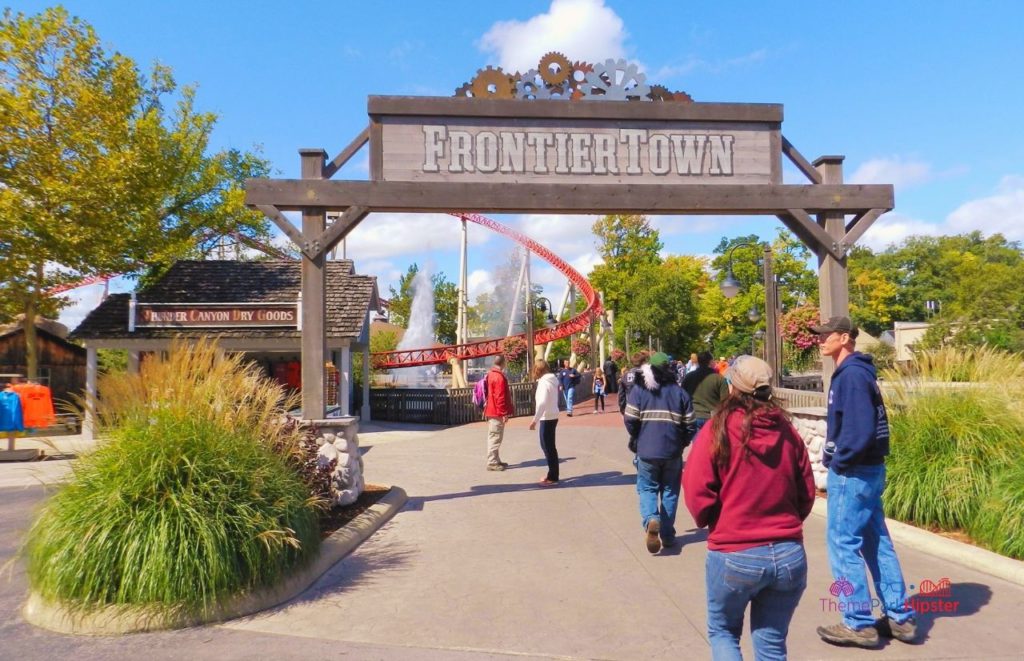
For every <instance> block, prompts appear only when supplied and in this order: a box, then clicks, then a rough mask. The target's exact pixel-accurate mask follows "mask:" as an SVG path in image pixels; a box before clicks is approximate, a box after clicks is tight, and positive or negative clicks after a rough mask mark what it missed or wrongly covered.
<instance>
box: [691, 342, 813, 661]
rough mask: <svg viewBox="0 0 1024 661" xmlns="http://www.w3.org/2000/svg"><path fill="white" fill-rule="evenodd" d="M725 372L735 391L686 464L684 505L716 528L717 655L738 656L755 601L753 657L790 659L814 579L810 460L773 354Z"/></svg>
mask: <svg viewBox="0 0 1024 661" xmlns="http://www.w3.org/2000/svg"><path fill="white" fill-rule="evenodd" d="M708 362H709V363H710V361H708ZM726 376H727V377H728V378H729V380H730V382H731V383H730V385H729V386H728V388H729V396H728V398H727V399H726V400H725V402H723V403H722V405H721V406H719V407H718V408H717V409H716V411H715V413H714V415H713V416H712V418H711V423H710V424H708V425H705V426H704V428H703V429H702V430H701V431H700V432H699V433H698V434H697V438H696V439H694V442H693V449H692V450H690V457H689V459H687V461H686V470H685V471H684V473H683V493H684V494H685V498H686V507H687V509H689V510H690V514H691V515H693V520H694V521H695V522H696V523H697V525H698V526H699V527H701V528H703V527H704V526H707V527H708V528H709V530H710V533H709V535H708V553H707V557H706V560H705V565H706V576H705V580H706V583H707V609H708V640H709V642H710V643H711V654H712V657H713V658H715V659H737V658H740V634H741V633H742V632H743V614H744V611H746V608H747V604H750V629H751V631H752V632H753V639H754V641H753V642H754V653H755V656H757V658H759V659H761V658H765V659H784V658H786V636H787V635H788V633H789V624H790V622H791V621H792V619H793V612H794V611H795V610H796V606H797V604H798V603H799V601H800V596H801V595H802V594H803V592H804V589H805V588H806V587H807V556H806V554H805V553H804V547H803V522H804V519H806V518H807V515H809V514H810V513H811V508H812V506H813V505H814V478H813V476H812V475H811V461H810V458H809V457H808V456H807V448H806V447H805V446H804V442H803V439H801V438H800V435H799V434H798V433H797V431H796V429H794V428H793V425H792V424H790V421H789V417H788V416H787V415H786V413H785V411H783V410H782V409H781V408H780V407H779V406H778V404H776V402H775V400H774V399H773V398H772V387H771V379H772V371H771V368H770V367H769V366H768V363H766V362H764V361H763V360H761V359H760V358H755V357H753V356H740V357H739V358H737V359H736V362H735V363H733V365H732V367H730V368H729V371H728V372H726Z"/></svg>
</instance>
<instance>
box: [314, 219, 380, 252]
mask: <svg viewBox="0 0 1024 661" xmlns="http://www.w3.org/2000/svg"><path fill="white" fill-rule="evenodd" d="M369 213H370V212H369V211H367V210H366V207H349V208H348V209H347V210H346V211H345V213H343V214H341V215H340V216H338V218H336V219H335V220H334V222H333V223H331V226H330V227H328V228H327V230H326V231H325V232H324V233H323V234H321V235H320V236H319V237H318V238H317V239H314V240H313V242H312V249H313V251H314V252H315V253H316V256H317V257H319V256H320V255H321V254H322V253H325V252H327V251H328V250H330V249H331V248H333V247H334V246H335V244H337V243H338V241H341V240H342V239H344V238H345V237H346V236H348V233H349V232H351V231H352V230H353V229H354V228H355V226H356V225H358V224H359V222H360V221H361V220H362V219H363V218H366V216H367V214H369Z"/></svg>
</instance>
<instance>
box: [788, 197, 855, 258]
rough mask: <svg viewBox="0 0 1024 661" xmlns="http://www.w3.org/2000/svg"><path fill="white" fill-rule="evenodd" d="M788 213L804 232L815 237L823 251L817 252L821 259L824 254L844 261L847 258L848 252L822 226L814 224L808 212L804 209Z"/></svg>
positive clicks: (816, 242) (791, 210) (790, 210)
mask: <svg viewBox="0 0 1024 661" xmlns="http://www.w3.org/2000/svg"><path fill="white" fill-rule="evenodd" d="M788 212H789V215H790V216H792V217H793V219H794V220H795V221H796V222H797V223H798V224H799V225H800V227H801V228H803V230H804V231H806V232H807V233H808V234H809V235H810V236H812V237H814V242H815V244H817V245H818V246H820V248H821V250H819V251H816V252H817V253H818V257H819V258H820V257H822V255H823V254H824V253H828V254H829V255H831V256H832V257H834V258H835V259H842V258H843V257H845V256H846V251H845V250H844V249H843V247H842V246H841V245H840V244H839V241H837V240H836V239H835V238H834V237H832V236H831V235H829V233H828V232H826V231H825V230H824V229H823V228H822V227H821V225H819V224H818V223H816V222H814V219H813V218H811V216H810V215H809V214H808V213H807V212H806V211H804V210H803V209H789V210H788ZM805 243H806V241H805Z"/></svg>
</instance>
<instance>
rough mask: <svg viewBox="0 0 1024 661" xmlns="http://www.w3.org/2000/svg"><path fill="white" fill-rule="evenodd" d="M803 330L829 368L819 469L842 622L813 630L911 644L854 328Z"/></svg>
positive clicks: (881, 450)
mask: <svg viewBox="0 0 1024 661" xmlns="http://www.w3.org/2000/svg"><path fill="white" fill-rule="evenodd" d="M811 329H812V330H813V331H814V332H815V333H818V336H819V340H820V343H821V354H822V355H823V356H829V357H831V358H833V359H834V360H835V362H836V371H835V373H834V374H833V375H832V384H831V386H830V387H829V391H828V420H827V425H828V426H827V431H826V437H825V448H824V453H823V457H822V463H823V464H824V465H825V466H826V467H827V468H828V483H827V486H828V523H827V540H826V541H827V543H828V557H829V562H830V564H831V565H832V577H833V578H834V579H835V582H834V583H833V587H837V586H838V589H837V590H835V591H833V594H835V595H837V597H838V598H839V600H840V602H843V603H840V610H841V611H842V612H843V621H842V622H840V623H837V624H833V625H831V626H828V627H818V635H819V636H821V638H822V640H824V641H826V642H829V643H833V644H835V645H856V646H859V647H874V646H875V645H877V644H878V636H879V634H880V633H881V634H882V635H885V636H888V637H892V638H896V639H898V640H901V641H903V642H911V641H913V639H914V637H915V636H916V634H917V627H916V624H915V620H914V610H913V609H912V608H911V607H910V606H909V604H908V603H907V588H906V584H905V583H904V581H903V570H902V569H901V568H900V561H899V559H898V558H897V557H896V549H895V548H894V547H893V543H892V538H891V537H890V536H889V530H888V528H887V527H886V525H885V513H884V512H883V511H882V491H883V489H884V488H885V456H886V455H887V454H889V419H888V416H887V414H886V411H885V403H884V402H883V401H882V393H881V391H880V390H879V389H878V380H877V375H876V372H875V365H874V363H873V362H872V359H871V356H869V355H866V354H863V353H860V352H859V351H855V350H854V345H855V344H856V339H857V334H858V330H857V327H856V326H854V325H853V323H852V322H851V321H850V319H849V318H848V317H832V318H831V319H829V320H828V321H827V322H826V323H824V324H822V325H820V326H812V327H811ZM864 563H867V566H868V569H870V571H871V577H872V579H873V580H874V584H875V593H876V594H877V596H878V600H879V602H880V603H881V607H882V614H883V617H882V618H881V620H878V621H876V620H875V619H874V616H873V615H872V608H871V605H872V604H871V594H870V592H869V591H868V582H867V577H866V575H865V572H864Z"/></svg>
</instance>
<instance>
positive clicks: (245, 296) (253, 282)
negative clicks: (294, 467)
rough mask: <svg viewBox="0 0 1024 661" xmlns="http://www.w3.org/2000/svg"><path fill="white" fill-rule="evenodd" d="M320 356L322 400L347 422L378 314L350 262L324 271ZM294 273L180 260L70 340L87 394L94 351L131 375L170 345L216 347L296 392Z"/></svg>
mask: <svg viewBox="0 0 1024 661" xmlns="http://www.w3.org/2000/svg"><path fill="white" fill-rule="evenodd" d="M326 272H327V273H326V288H325V290H326V292H325V293H326V318H325V324H324V327H325V328H324V330H325V336H326V337H325V348H326V353H325V355H327V356H328V361H329V362H330V363H331V365H330V368H329V369H327V370H326V374H327V375H328V377H327V378H333V375H334V374H335V373H336V374H337V379H338V382H337V384H336V385H337V387H336V388H335V387H332V385H334V384H332V383H328V382H327V379H325V380H324V382H323V389H322V391H321V393H320V396H321V397H323V398H324V399H325V401H327V402H328V403H329V405H331V410H330V413H331V414H333V415H334V416H339V417H348V416H350V414H351V413H352V410H351V404H352V400H353V398H352V396H351V395H352V391H351V383H352V378H351V364H352V362H351V352H352V351H353V350H357V351H362V352H363V357H364V360H363V365H364V372H365V371H367V370H368V367H369V364H370V360H369V346H370V342H369V333H370V313H371V311H377V310H378V308H379V297H378V293H377V280H376V278H374V277H371V276H364V275H357V274H356V273H355V267H354V265H353V263H352V262H351V261H350V260H336V261H328V262H327V264H326ZM300 289H301V264H300V263H299V262H298V261H290V260H269V261H254V262H241V261H180V262H177V263H176V264H175V265H174V266H172V267H171V268H170V270H168V272H167V273H166V274H165V275H164V276H163V277H162V278H160V279H159V280H158V281H157V282H155V283H154V284H153V285H152V286H150V287H148V288H147V289H145V290H143V291H140V292H137V293H134V294H114V295H111V296H109V297H108V298H107V299H106V300H105V301H104V302H103V303H101V304H100V305H99V306H98V307H97V308H96V309H95V310H93V311H92V312H90V313H89V315H88V316H87V317H86V318H85V319H84V320H83V321H82V323H81V324H80V325H79V326H78V328H76V329H75V330H74V332H73V333H72V334H71V337H73V338H75V339H78V340H81V341H83V342H84V343H85V346H86V351H87V360H86V362H87V367H88V369H87V379H86V381H87V389H88V391H89V392H91V393H95V365H96V349H101V348H109V349H127V350H128V351H129V361H128V365H129V369H130V370H137V369H138V365H139V357H140V354H143V353H146V352H152V351H165V350H167V349H168V348H169V347H170V345H171V342H172V341H174V340H175V339H177V338H184V339H190V338H191V339H199V338H210V339H216V340H217V341H218V343H219V345H220V346H221V347H222V348H224V349H226V350H228V351H236V352H241V353H244V354H245V355H246V357H247V358H248V359H250V360H253V361H256V362H258V363H259V364H260V365H262V366H263V367H264V369H265V371H266V374H267V376H268V377H271V378H275V379H277V380H278V381H279V382H281V383H282V384H283V385H286V386H289V387H292V388H294V389H296V390H300V389H301V387H302V380H301V368H300V364H301V341H302V336H303V330H302V326H301V316H300V314H299V310H300V308H301V302H300ZM364 376H367V378H364V379H363V384H364V387H363V393H362V397H361V402H360V404H361V409H360V413H361V415H362V417H363V419H369V415H370V413H369V393H368V392H367V388H368V384H369V378H368V375H364Z"/></svg>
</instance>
